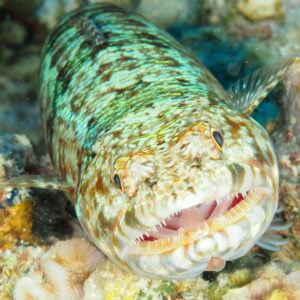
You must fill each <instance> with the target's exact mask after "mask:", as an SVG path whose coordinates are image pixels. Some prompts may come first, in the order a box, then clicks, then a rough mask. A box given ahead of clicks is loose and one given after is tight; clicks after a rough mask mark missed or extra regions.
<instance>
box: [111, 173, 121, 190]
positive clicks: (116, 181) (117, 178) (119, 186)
mask: <svg viewBox="0 0 300 300" xmlns="http://www.w3.org/2000/svg"><path fill="white" fill-rule="evenodd" d="M113 180H114V183H115V185H116V186H117V187H118V188H119V189H120V190H122V184H121V179H120V177H119V175H118V174H115V175H114V177H113Z"/></svg>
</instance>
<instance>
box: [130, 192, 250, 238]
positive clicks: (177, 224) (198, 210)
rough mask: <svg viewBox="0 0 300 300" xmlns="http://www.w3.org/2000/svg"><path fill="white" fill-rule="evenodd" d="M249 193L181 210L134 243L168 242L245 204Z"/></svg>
mask: <svg viewBox="0 0 300 300" xmlns="http://www.w3.org/2000/svg"><path fill="white" fill-rule="evenodd" d="M248 194H249V191H247V192H243V193H242V192H241V193H237V194H235V195H233V196H231V197H227V198H224V199H221V200H219V201H218V200H214V201H211V202H209V203H205V204H198V205H195V206H192V207H189V208H186V209H182V210H180V211H178V212H176V213H174V214H172V215H171V216H169V217H168V218H166V219H164V220H162V221H161V223H160V224H158V225H156V226H155V227H154V228H152V229H151V230H149V231H148V232H145V233H144V234H143V235H141V236H140V237H138V238H137V239H136V240H135V242H139V243H141V242H142V243H145V242H154V241H158V240H162V239H164V240H166V239H167V240H169V239H170V238H173V237H176V236H179V237H180V234H181V233H182V232H186V231H195V230H197V229H198V228H200V227H201V225H203V224H205V223H209V222H212V221H213V220H216V219H218V217H220V216H223V215H226V214H227V213H229V212H232V210H233V209H234V208H237V207H238V206H240V205H242V204H244V202H245V203H246V202H247V201H246V200H247V198H248Z"/></svg>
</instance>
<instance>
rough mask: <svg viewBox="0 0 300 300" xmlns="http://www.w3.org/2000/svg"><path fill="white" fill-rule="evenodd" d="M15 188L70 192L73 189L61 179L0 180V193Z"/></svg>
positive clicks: (31, 177) (23, 177) (39, 177)
mask: <svg viewBox="0 0 300 300" xmlns="http://www.w3.org/2000/svg"><path fill="white" fill-rule="evenodd" d="M15 188H38V189H52V190H63V191H66V192H69V193H70V192H72V191H73V187H72V186H71V185H69V184H68V183H67V182H65V181H64V180H62V179H59V178H52V177H42V176H39V175H37V176H34V175H24V176H18V177H13V178H11V179H0V191H5V190H9V189H15Z"/></svg>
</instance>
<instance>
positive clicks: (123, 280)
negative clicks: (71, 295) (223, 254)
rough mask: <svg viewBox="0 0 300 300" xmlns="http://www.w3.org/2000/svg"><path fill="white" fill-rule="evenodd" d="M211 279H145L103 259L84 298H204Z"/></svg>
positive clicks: (99, 299)
mask: <svg viewBox="0 0 300 300" xmlns="http://www.w3.org/2000/svg"><path fill="white" fill-rule="evenodd" d="M207 288H208V282H207V281H205V280H203V279H202V278H201V277H198V278H195V279H191V280H183V281H176V280H172V281H167V280H154V279H145V278H142V277H140V276H137V275H135V274H132V273H127V272H124V271H122V270H120V269H119V268H118V267H117V266H116V265H115V264H113V263H112V262H111V261H109V260H107V259H106V260H105V261H103V262H102V263H101V264H99V265H98V267H97V269H96V270H95V271H94V272H93V273H92V274H91V276H90V277H89V278H88V279H87V280H86V282H85V284H84V298H83V299H84V300H101V299H105V300H121V299H122V300H134V299H140V300H146V299H203V297H204V295H205V293H206V291H207Z"/></svg>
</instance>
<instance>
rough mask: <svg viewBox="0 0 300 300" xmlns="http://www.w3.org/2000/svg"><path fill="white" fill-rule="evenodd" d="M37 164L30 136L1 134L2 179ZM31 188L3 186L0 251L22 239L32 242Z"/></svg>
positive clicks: (0, 159)
mask: <svg viewBox="0 0 300 300" xmlns="http://www.w3.org/2000/svg"><path fill="white" fill-rule="evenodd" d="M35 163H36V157H35V155H34V152H33V149H32V146H31V143H30V141H29V140H28V138H27V137H26V136H24V135H19V134H12V135H9V134H5V135H2V136H0V180H1V179H5V178H10V177H13V176H17V175H19V174H20V172H24V170H26V169H29V168H31V166H33V165H34V164H35ZM30 200H31V197H30V195H29V191H28V189H25V188H21V189H13V190H8V191H5V192H4V191H3V190H2V189H1V188H0V251H4V250H6V249H11V248H12V247H15V246H16V245H17V244H18V243H19V242H20V241H21V240H23V241H27V242H33V240H34V239H33V237H32V202H31V201H30Z"/></svg>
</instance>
